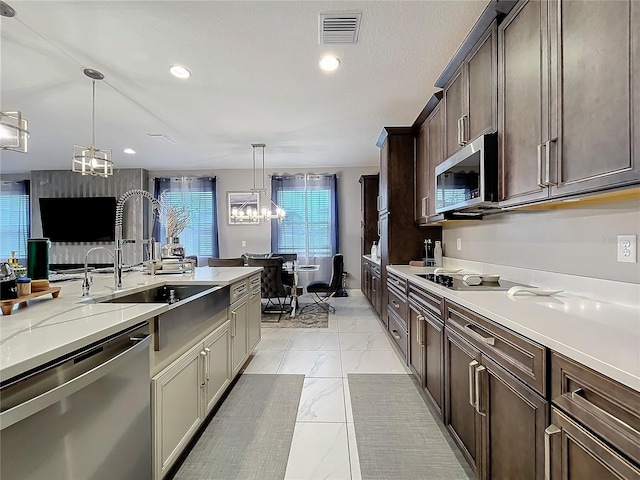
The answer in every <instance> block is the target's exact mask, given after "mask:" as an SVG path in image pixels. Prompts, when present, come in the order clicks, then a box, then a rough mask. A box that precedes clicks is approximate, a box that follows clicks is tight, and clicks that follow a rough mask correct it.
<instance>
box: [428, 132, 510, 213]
mask: <svg viewBox="0 0 640 480" xmlns="http://www.w3.org/2000/svg"><path fill="white" fill-rule="evenodd" d="M497 202H498V145H497V136H496V134H490V135H482V136H481V137H479V138H477V139H476V140H474V141H473V142H471V143H469V144H468V145H466V146H465V147H464V148H462V149H460V150H459V151H457V152H456V153H454V154H453V155H452V156H451V157H449V158H448V159H447V160H445V161H444V162H442V163H441V164H440V165H438V166H436V213H445V212H457V213H458V214H464V215H470V216H474V215H482V214H484V213H487V212H488V211H497V210H498V209H497Z"/></svg>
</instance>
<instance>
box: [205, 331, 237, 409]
mask: <svg viewBox="0 0 640 480" xmlns="http://www.w3.org/2000/svg"><path fill="white" fill-rule="evenodd" d="M229 324H230V322H228V321H227V322H225V323H224V324H222V325H220V326H219V327H218V328H217V329H216V330H215V331H214V332H213V333H211V334H210V335H208V336H207V337H206V338H205V339H204V351H205V353H206V356H205V357H204V380H205V408H206V413H209V412H210V411H211V409H212V408H213V407H214V406H215V404H216V402H217V401H218V399H219V398H220V397H221V396H222V394H223V393H224V391H225V390H226V388H227V386H228V385H229V383H230V382H231V360H230V359H231V355H230V353H231V335H230V331H229Z"/></svg>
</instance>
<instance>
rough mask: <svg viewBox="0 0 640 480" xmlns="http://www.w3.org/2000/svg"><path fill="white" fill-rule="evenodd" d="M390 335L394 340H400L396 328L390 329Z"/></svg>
mask: <svg viewBox="0 0 640 480" xmlns="http://www.w3.org/2000/svg"><path fill="white" fill-rule="evenodd" d="M391 335H393V338H395V339H396V340H400V338H401V337H400V335H398V331H397V330H391Z"/></svg>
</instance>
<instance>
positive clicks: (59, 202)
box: [40, 197, 116, 242]
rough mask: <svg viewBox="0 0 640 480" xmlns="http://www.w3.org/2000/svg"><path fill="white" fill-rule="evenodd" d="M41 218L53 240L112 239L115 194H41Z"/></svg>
mask: <svg viewBox="0 0 640 480" xmlns="http://www.w3.org/2000/svg"><path fill="white" fill-rule="evenodd" d="M40 218H41V219H42V235H43V236H44V237H47V238H49V240H51V241H52V242H113V241H114V240H115V219H116V198H115V197H63V198H40Z"/></svg>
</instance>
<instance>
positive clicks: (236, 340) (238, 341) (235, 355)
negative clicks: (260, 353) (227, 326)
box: [229, 297, 248, 377]
mask: <svg viewBox="0 0 640 480" xmlns="http://www.w3.org/2000/svg"><path fill="white" fill-rule="evenodd" d="M229 308H230V309H231V358H232V361H231V365H232V367H233V368H232V369H231V370H232V375H231V376H232V377H235V376H236V374H237V373H238V372H239V371H240V368H241V367H242V365H244V362H245V360H246V359H247V356H248V355H247V310H248V305H247V298H246V297H245V298H244V299H243V300H240V301H239V302H236V303H234V304H233V305H232V306H231V307H229Z"/></svg>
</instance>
